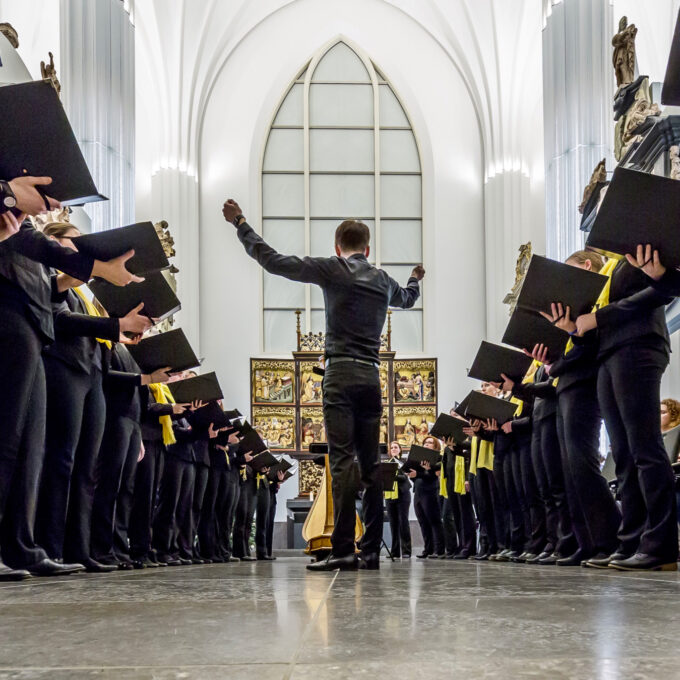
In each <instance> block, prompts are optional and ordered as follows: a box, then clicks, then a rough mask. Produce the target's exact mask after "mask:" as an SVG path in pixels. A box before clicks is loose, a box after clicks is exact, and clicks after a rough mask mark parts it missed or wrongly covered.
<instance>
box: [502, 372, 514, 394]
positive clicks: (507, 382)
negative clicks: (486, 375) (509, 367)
mask: <svg viewBox="0 0 680 680" xmlns="http://www.w3.org/2000/svg"><path fill="white" fill-rule="evenodd" d="M501 378H503V384H502V385H501V388H502V390H503V392H512V388H513V387H514V386H515V381H514V380H511V379H510V378H508V376H507V375H505V373H501Z"/></svg>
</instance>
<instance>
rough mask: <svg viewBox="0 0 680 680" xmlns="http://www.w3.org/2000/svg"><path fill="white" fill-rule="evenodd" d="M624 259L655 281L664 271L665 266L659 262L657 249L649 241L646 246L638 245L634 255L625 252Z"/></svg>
mask: <svg viewBox="0 0 680 680" xmlns="http://www.w3.org/2000/svg"><path fill="white" fill-rule="evenodd" d="M626 260H627V261H628V264H629V265H631V266H632V267H635V268H637V269H642V271H643V272H644V273H645V274H647V276H649V278H650V279H654V280H655V281H658V280H659V279H660V278H661V277H662V276H663V275H664V274H665V273H666V267H664V266H663V265H662V264H661V260H660V259H659V251H658V250H654V249H653V248H652V246H651V245H650V244H649V243H648V244H647V245H646V246H642V245H641V244H640V245H638V247H637V251H636V253H635V257H633V256H632V255H628V254H627V255H626Z"/></svg>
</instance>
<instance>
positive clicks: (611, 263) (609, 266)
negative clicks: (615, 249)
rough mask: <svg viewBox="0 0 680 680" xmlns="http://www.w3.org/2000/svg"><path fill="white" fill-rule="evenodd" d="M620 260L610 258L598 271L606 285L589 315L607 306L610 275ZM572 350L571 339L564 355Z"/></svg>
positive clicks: (610, 284)
mask: <svg viewBox="0 0 680 680" xmlns="http://www.w3.org/2000/svg"><path fill="white" fill-rule="evenodd" d="M621 259H622V258H621V257H620V256H616V257H610V258H609V259H608V260H607V262H606V263H605V265H604V267H602V269H601V270H600V274H602V275H603V276H606V277H607V283H605V285H604V288H603V289H602V292H601V293H600V297H599V298H597V302H596V303H595V306H594V307H593V311H592V312H591V313H593V314H594V313H595V312H596V311H597V310H598V309H602V308H603V307H606V306H607V305H608V304H609V291H610V289H611V287H612V274H613V273H614V269H615V268H616V265H617V264H618V263H619V261H620V260H621ZM572 349H574V342H573V341H572V339H571V338H569V342H568V343H567V347H566V349H565V350H564V353H565V354H568V353H569V352H571V350H572Z"/></svg>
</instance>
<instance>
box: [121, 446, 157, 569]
mask: <svg viewBox="0 0 680 680" xmlns="http://www.w3.org/2000/svg"><path fill="white" fill-rule="evenodd" d="M164 449H165V447H164V446H163V442H161V441H158V440H146V441H144V450H145V453H144V458H142V460H141V461H140V462H139V464H138V465H137V471H136V474H135V484H134V491H133V495H132V508H131V510H130V522H129V525H128V537H129V539H130V556H131V557H132V558H134V559H142V558H144V557H146V556H147V555H148V554H149V551H150V550H151V525H152V522H153V516H154V509H155V506H156V496H157V493H158V482H159V475H158V472H159V470H162V461H163V451H164Z"/></svg>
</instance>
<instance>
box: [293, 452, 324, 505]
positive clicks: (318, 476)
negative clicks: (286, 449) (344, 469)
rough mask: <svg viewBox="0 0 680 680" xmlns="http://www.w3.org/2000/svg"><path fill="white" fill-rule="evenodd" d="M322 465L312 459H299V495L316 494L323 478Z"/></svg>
mask: <svg viewBox="0 0 680 680" xmlns="http://www.w3.org/2000/svg"><path fill="white" fill-rule="evenodd" d="M323 470H324V468H323V465H317V464H316V463H315V462H314V461H312V460H301V461H300V463H299V466H298V492H299V494H300V496H309V494H310V493H313V494H314V497H315V498H316V494H317V493H318V491H319V487H320V486H321V480H322V478H323Z"/></svg>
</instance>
